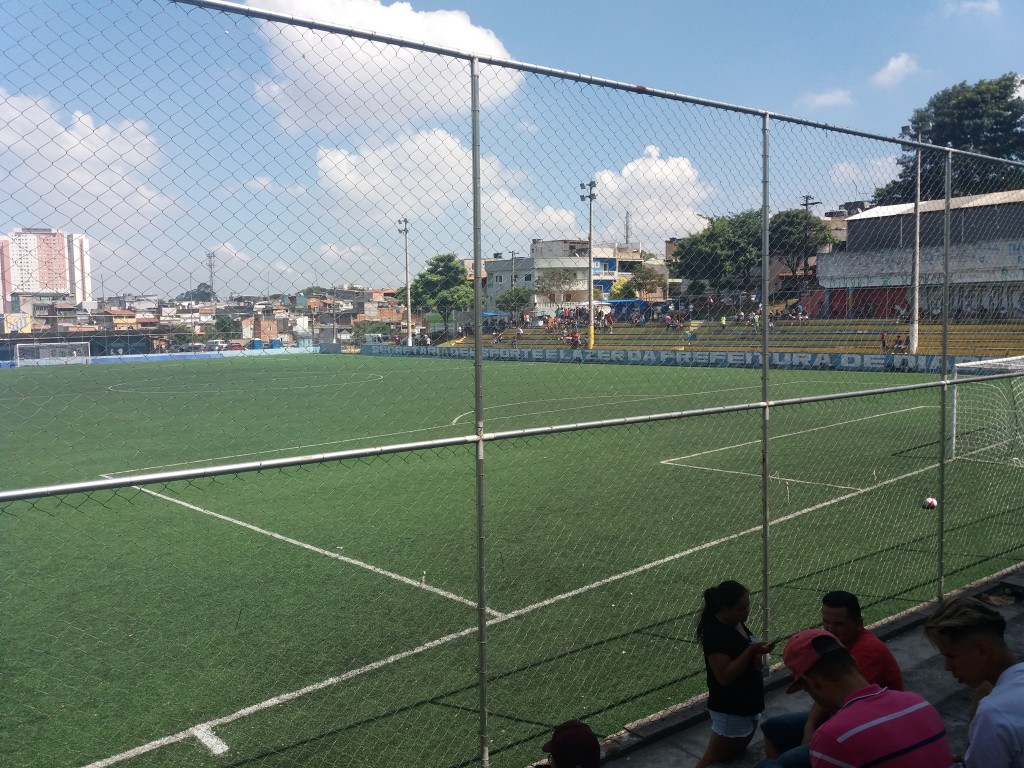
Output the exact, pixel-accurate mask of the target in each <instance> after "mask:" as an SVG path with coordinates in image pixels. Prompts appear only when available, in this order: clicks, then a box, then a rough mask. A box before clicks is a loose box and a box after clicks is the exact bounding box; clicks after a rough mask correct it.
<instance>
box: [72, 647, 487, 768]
mask: <svg viewBox="0 0 1024 768" xmlns="http://www.w3.org/2000/svg"><path fill="white" fill-rule="evenodd" d="M476 631H477V628H476V627H469V628H467V629H463V630H460V631H458V632H453V633H452V634H450V635H445V636H444V637H439V638H437V639H436V640H431V641H430V642H429V643H424V644H423V645H420V646H417V647H415V648H412V649H410V650H408V651H402V652H401V653H396V654H394V655H392V656H388V657H387V658H384V659H380V660H379V661H374V662H372V663H370V664H367V665H366V666H363V667H359V668H357V669H352V670H349V671H348V672H345V673H344V674H342V675H338V676H336V677H328V678H327V679H326V680H321V681H320V682H318V683H313V684H312V685H307V686H306V687H305V688H299V689H298V690H296V691H290V692H289V693H283V694H281V695H280V696H274V697H273V698H271V699H267V700H266V701H261V702H260V703H259V704H253V705H252V706H250V707H246V708H245V709H240V710H238V711H237V712H233V713H232V714H230V715H225V716H224V717H219V718H217V719H216V720H208V721H207V722H205V723H200V724H199V725H195V726H192V727H191V728H189V729H187V730H184V731H179V732H178V733H174V734H171V735H170V736H164V737H163V738H162V739H157V740H156V741H151V742H149V743H148V744H142V745H141V746H138V747H135V748H133V749H129V750H128V751H127V752H122V753H120V754H118V755H113V756H111V757H105V758H103V759H102V760H97V761H96V762H94V763H89V764H88V765H87V766H85V767H84V768H106V766H108V765H114V764H115V763H120V762H123V761H125V760H130V759H131V758H133V757H139V756H140V755H144V754H146V753H147V752H152V751H154V750H157V749H160V748H161V747H168V746H170V745H171V744H177V743H178V742H181V741H184V740H185V739H188V738H194V737H197V734H198V732H204V733H210V734H212V733H213V731H214V729H215V728H218V727H219V726H222V725H227V724H228V723H233V722H234V721H235V720H240V719H242V718H243V717H248V716H249V715H254V714H256V713H257V712H262V711H263V710H265V709H270V708H271V707H276V706H279V705H281V704H285V703H287V702H289V701H292V700H293V699H297V698H299V697H300V696H305V695H307V694H310V693H315V692H316V691H321V690H323V689H324V688H330V687H331V686H334V685H338V684H339V683H344V682H345V681H347V680H351V679H352V678H354V677H359V676H360V675H365V674H366V673H368V672H373V671H374V670H377V669H381V668H383V667H386V666H389V665H391V664H394V663H395V662H397V661H401V660H402V659H407V658H409V657H410V656H415V655H416V654H418V653H423V652H424V651H429V650H430V649H432V648H436V647H438V646H439V645H445V644H447V643H450V642H452V641H453V640H458V639H459V638H462V637H466V636H467V635H471V634H473V633H475V632H476ZM218 741H220V739H218ZM221 743H223V742H221Z"/></svg>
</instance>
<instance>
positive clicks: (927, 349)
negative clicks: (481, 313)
mask: <svg viewBox="0 0 1024 768" xmlns="http://www.w3.org/2000/svg"><path fill="white" fill-rule="evenodd" d="M882 331H887V332H888V346H889V350H888V351H889V352H894V351H897V350H894V344H895V343H896V337H897V336H902V337H903V339H904V340H906V336H907V327H906V325H904V324H897V323H895V322H885V321H881V320H841V321H840V320H808V321H805V322H795V321H782V322H778V323H776V324H775V326H774V327H773V328H772V329H771V336H770V344H771V349H772V351H775V352H811V353H818V352H850V353H860V354H871V353H880V352H881V351H882V348H881V334H882ZM581 336H583V338H584V341H585V340H586V329H581ZM514 338H515V334H514V333H509V332H506V333H505V334H504V337H503V339H502V341H501V342H496V341H495V340H494V339H493V338H492V336H491V335H490V334H487V335H486V336H485V337H484V345H485V346H487V347H504V348H508V347H511V346H512V340H513V339H514ZM518 343H519V346H520V347H522V348H523V349H564V348H565V347H567V346H568V345H567V342H566V341H564V340H563V338H562V332H561V331H560V330H556V331H554V332H552V331H548V330H545V329H543V328H528V329H526V330H525V331H524V334H523V337H522V338H521V339H520V340H519V342H518ZM472 344H473V339H472V338H471V337H463V338H461V339H457V340H455V341H453V342H452V343H451V346H471V345H472ZM594 346H595V347H596V348H598V349H645V350H647V349H653V350H679V349H685V350H689V351H703V350H716V351H738V352H747V351H750V352H756V351H759V350H760V348H761V331H760V329H755V328H754V327H752V326H749V325H745V324H740V323H738V322H734V321H733V322H728V323H726V325H725V326H724V327H722V325H721V324H720V323H718V322H712V321H705V322H703V323H690V324H683V325H682V326H681V327H680V328H675V329H668V328H665V327H663V326H660V325H656V324H653V323H646V324H643V325H631V324H622V323H619V324H617V325H616V326H615V329H614V333H608V332H607V331H605V330H601V329H597V330H596V332H595V345H594ZM899 351H902V350H899ZM941 351H942V328H941V326H940V325H937V324H930V323H922V324H921V326H920V341H919V346H918V353H919V354H923V355H937V354H940V353H941ZM949 352H950V354H952V355H982V356H985V357H1008V356H1010V355H1018V354H1024V329H1022V328H1021V327H1019V326H1016V325H1011V324H1008V323H1007V324H992V323H963V324H957V325H951V326H950V331H949Z"/></svg>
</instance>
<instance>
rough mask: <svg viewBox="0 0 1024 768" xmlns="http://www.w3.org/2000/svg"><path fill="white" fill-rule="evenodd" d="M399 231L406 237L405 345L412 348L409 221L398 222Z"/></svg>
mask: <svg viewBox="0 0 1024 768" xmlns="http://www.w3.org/2000/svg"><path fill="white" fill-rule="evenodd" d="M398 231H399V232H401V233H402V234H403V235H405V344H406V346H408V347H411V346H412V286H411V285H410V283H409V220H408V219H399V220H398Z"/></svg>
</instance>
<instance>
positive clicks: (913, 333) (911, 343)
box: [903, 121, 932, 355]
mask: <svg viewBox="0 0 1024 768" xmlns="http://www.w3.org/2000/svg"><path fill="white" fill-rule="evenodd" d="M931 127H932V126H931V123H930V122H927V121H925V122H923V123H921V124H920V125H918V127H917V143H918V144H920V143H921V135H922V132H923V131H925V130H928V129H930V128H931ZM903 133H904V134H906V135H913V133H914V129H913V127H912V126H909V125H904V126H903ZM914 155H915V156H916V157H915V160H916V165H917V175H916V183H915V185H914V255H913V256H912V257H911V260H910V330H909V331H908V333H907V352H908V353H910V354H911V355H916V354H917V345H918V340H919V338H920V332H921V325H920V319H919V317H920V315H921V147H915V148H914Z"/></svg>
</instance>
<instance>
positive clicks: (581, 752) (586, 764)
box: [542, 720, 601, 768]
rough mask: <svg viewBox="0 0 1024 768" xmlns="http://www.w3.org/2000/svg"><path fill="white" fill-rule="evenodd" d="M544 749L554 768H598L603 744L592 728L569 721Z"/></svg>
mask: <svg viewBox="0 0 1024 768" xmlns="http://www.w3.org/2000/svg"><path fill="white" fill-rule="evenodd" d="M542 749H543V750H544V751H545V752H547V753H548V754H549V755H551V759H550V763H551V765H553V766H554V768H598V765H600V763H601V744H600V743H599V742H598V740H597V736H595V735H594V732H593V731H592V730H590V726H589V725H587V724H586V723H583V722H580V721H579V720H567V721H566V722H564V723H562V724H561V725H560V726H558V727H557V728H555V732H554V733H553V734H552V735H551V739H550V740H549V741H548V743H547V744H545V745H544V746H543V747H542Z"/></svg>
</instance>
